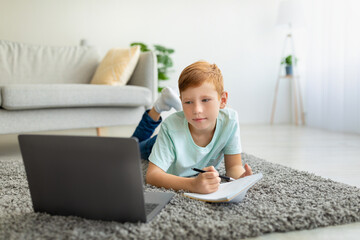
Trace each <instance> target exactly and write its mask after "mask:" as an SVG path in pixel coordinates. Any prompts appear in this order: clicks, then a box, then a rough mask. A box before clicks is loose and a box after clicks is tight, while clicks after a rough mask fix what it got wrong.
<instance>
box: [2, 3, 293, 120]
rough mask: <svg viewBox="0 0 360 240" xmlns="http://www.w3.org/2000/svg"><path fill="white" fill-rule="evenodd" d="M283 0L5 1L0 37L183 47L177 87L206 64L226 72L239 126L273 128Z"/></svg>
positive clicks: (284, 102)
mask: <svg viewBox="0 0 360 240" xmlns="http://www.w3.org/2000/svg"><path fill="white" fill-rule="evenodd" d="M279 1H280V0H222V1H220V0H217V1H215V0H195V1H194V0H172V1H169V0H152V1H148V0H128V1H125V0H31V1H29V0H0V38H1V39H6V40H13V41H21V42H26V43H33V44H48V45H74V44H78V43H79V41H80V39H82V38H86V39H87V40H88V41H89V42H90V43H91V44H92V45H95V46H97V47H99V49H100V51H101V53H102V54H105V53H106V51H107V50H108V49H109V48H111V47H127V46H128V45H129V43H131V42H134V41H142V42H145V43H149V44H162V45H165V46H168V47H172V48H174V49H175V50H176V53H175V54H174V55H173V59H174V61H175V71H174V73H173V74H172V80H171V82H170V83H169V85H170V86H176V81H177V78H178V76H179V74H180V72H181V70H182V69H183V68H184V67H186V66H187V65H189V64H191V63H192V62H194V61H196V60H200V59H204V60H207V61H209V62H215V63H216V64H217V65H218V66H219V67H220V69H221V70H222V72H223V75H224V79H225V88H226V89H227V90H228V92H229V96H230V98H229V104H230V106H231V107H233V108H235V109H236V110H237V111H238V112H239V116H240V123H268V122H269V121H270V113H271V107H272V100H273V94H274V88H275V82H276V77H277V72H278V68H279V61H280V57H281V56H280V55H281V47H282V44H283V38H284V34H285V32H284V31H282V30H280V29H278V28H276V26H275V21H276V16H277V8H278V3H279ZM288 88H289V85H288V84H286V83H285V82H284V84H283V85H282V86H281V89H280V97H279V104H278V111H277V112H276V122H289V121H291V117H290V114H289V111H290V105H289V103H288V102H289V91H288V90H289V89H288Z"/></svg>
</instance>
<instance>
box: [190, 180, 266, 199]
mask: <svg viewBox="0 0 360 240" xmlns="http://www.w3.org/2000/svg"><path fill="white" fill-rule="evenodd" d="M262 176H263V175H262V173H258V174H254V175H251V176H247V177H243V178H240V179H237V180H235V181H232V182H228V183H222V184H220V186H219V189H218V190H217V191H216V192H213V193H209V194H200V193H184V195H185V196H186V197H190V198H193V199H197V200H202V201H208V202H228V201H231V200H232V199H233V198H235V197H236V196H237V195H239V194H242V193H243V192H244V191H247V190H248V189H249V188H250V187H251V186H253V185H254V184H255V183H256V182H258V181H259V180H260V179H261V178H262Z"/></svg>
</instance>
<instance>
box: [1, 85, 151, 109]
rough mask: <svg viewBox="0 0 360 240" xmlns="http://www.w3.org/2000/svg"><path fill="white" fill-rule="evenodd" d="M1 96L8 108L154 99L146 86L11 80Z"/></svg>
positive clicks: (119, 104) (139, 102)
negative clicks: (14, 82)
mask: <svg viewBox="0 0 360 240" xmlns="http://www.w3.org/2000/svg"><path fill="white" fill-rule="evenodd" d="M1 96H2V106H1V107H2V108H4V109H7V110H24V109H42V108H67V107H105V106H106V107H136V106H150V104H151V99H152V96H151V91H150V90H149V89H148V88H145V87H138V86H108V85H92V84H11V85H6V86H2V87H1Z"/></svg>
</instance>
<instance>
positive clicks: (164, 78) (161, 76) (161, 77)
mask: <svg viewBox="0 0 360 240" xmlns="http://www.w3.org/2000/svg"><path fill="white" fill-rule="evenodd" d="M158 79H159V80H169V77H168V76H167V75H166V73H164V72H160V71H159V72H158Z"/></svg>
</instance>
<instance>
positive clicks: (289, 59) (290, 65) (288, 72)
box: [281, 55, 297, 76]
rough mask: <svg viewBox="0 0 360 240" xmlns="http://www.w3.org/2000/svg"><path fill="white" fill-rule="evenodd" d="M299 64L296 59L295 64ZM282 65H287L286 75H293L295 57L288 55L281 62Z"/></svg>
mask: <svg viewBox="0 0 360 240" xmlns="http://www.w3.org/2000/svg"><path fill="white" fill-rule="evenodd" d="M296 63H297V58H295V64H296ZM281 64H285V72H286V75H290V76H292V75H293V56H292V55H288V56H287V57H286V58H284V59H283V60H282V61H281Z"/></svg>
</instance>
